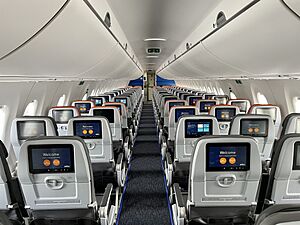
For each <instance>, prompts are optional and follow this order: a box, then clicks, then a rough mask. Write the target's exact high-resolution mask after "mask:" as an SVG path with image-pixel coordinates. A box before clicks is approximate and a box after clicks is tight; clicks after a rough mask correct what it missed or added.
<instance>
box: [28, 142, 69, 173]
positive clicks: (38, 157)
mask: <svg viewBox="0 0 300 225" xmlns="http://www.w3.org/2000/svg"><path fill="white" fill-rule="evenodd" d="M28 159H29V172H30V173H32V174H39V173H73V172H74V149H73V145H31V146H29V147H28Z"/></svg>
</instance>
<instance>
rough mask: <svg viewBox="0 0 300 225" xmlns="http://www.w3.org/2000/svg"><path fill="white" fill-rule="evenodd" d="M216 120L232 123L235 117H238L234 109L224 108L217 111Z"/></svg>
mask: <svg viewBox="0 0 300 225" xmlns="http://www.w3.org/2000/svg"><path fill="white" fill-rule="evenodd" d="M215 114H216V118H217V120H218V121H225V122H226V121H227V122H228V121H231V120H232V118H233V117H235V115H236V109H233V108H223V109H218V108H217V109H216V111H215Z"/></svg>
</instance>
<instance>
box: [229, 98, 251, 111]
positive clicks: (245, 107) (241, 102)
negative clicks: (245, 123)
mask: <svg viewBox="0 0 300 225" xmlns="http://www.w3.org/2000/svg"><path fill="white" fill-rule="evenodd" d="M227 105H234V106H237V107H239V109H240V114H246V113H247V112H248V111H249V109H250V107H251V102H250V100H248V99H229V100H228V102H227Z"/></svg>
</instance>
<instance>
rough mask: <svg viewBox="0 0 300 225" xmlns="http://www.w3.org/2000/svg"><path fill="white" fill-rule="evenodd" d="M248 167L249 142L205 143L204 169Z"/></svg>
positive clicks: (247, 168) (226, 169) (245, 169)
mask: <svg viewBox="0 0 300 225" xmlns="http://www.w3.org/2000/svg"><path fill="white" fill-rule="evenodd" d="M249 169H250V144H249V143H214V144H213V143H210V144H207V145H206V171H247V170H249Z"/></svg>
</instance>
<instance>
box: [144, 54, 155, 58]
mask: <svg viewBox="0 0 300 225" xmlns="http://www.w3.org/2000/svg"><path fill="white" fill-rule="evenodd" d="M146 58H158V56H157V55H147V56H146Z"/></svg>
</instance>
